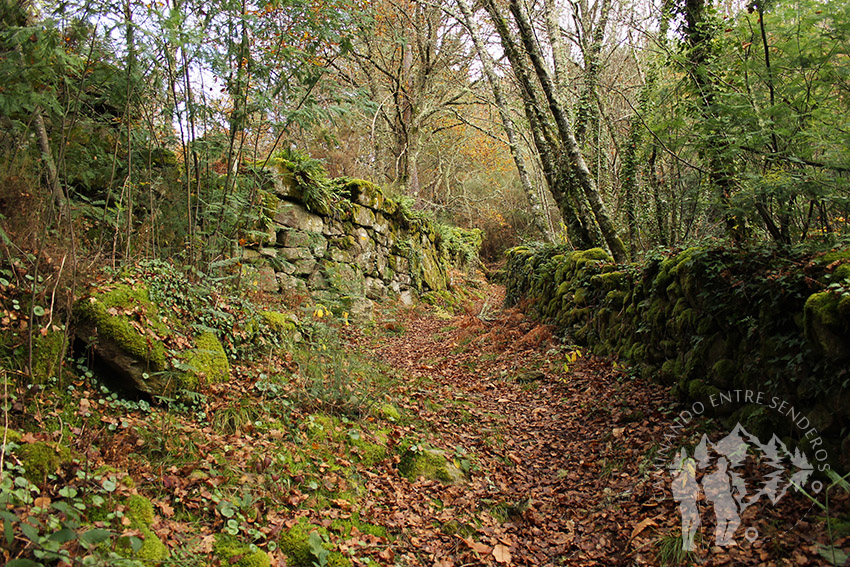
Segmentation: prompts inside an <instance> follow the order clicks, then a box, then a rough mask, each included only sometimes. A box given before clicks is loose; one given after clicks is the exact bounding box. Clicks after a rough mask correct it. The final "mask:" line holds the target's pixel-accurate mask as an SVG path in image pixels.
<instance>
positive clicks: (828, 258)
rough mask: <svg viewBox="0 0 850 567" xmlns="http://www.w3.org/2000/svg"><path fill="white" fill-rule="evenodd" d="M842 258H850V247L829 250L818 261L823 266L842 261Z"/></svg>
mask: <svg viewBox="0 0 850 567" xmlns="http://www.w3.org/2000/svg"><path fill="white" fill-rule="evenodd" d="M842 260H850V248H848V249H846V250H833V251H832V252H827V253H826V254H824V255H823V256H821V257H820V258H818V259H817V263H818V264H819V265H821V266H828V265H829V264H832V263H834V262H841V261H842Z"/></svg>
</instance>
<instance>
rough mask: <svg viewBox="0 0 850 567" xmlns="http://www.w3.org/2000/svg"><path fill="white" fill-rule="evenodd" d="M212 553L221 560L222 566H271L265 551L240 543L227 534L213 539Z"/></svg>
mask: <svg viewBox="0 0 850 567" xmlns="http://www.w3.org/2000/svg"><path fill="white" fill-rule="evenodd" d="M213 553H214V554H215V556H216V557H218V558H219V559H220V560H221V564H222V565H233V566H234V567H270V565H271V559H270V558H269V556H268V554H267V553H266V552H265V551H263V550H261V549H258V548H257V547H256V546H254V547H252V546H250V545H248V544H245V543H242V542H241V541H239V540H238V539H236V538H235V537H233V536H231V535H228V534H219V535H217V536H216V537H215V543H214V544H213Z"/></svg>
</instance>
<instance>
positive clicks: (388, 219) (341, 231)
mask: <svg viewBox="0 0 850 567" xmlns="http://www.w3.org/2000/svg"><path fill="white" fill-rule="evenodd" d="M262 173H263V175H265V176H266V179H267V181H268V182H267V185H266V189H267V191H266V193H265V194H264V195H263V199H264V205H265V206H264V209H265V212H266V220H267V224H266V226H265V227H263V229H262V230H263V236H262V238H260V239H258V241H256V242H255V243H253V244H250V245H249V246H247V247H244V248H243V249H242V251H241V254H242V262H243V264H244V265H246V266H247V267H248V274H249V282H253V283H255V285H256V287H258V288H259V289H260V290H262V291H266V292H276V291H283V292H295V293H305V294H306V293H310V294H311V295H313V297H314V298H316V299H318V300H325V299H328V300H333V299H338V298H339V297H340V296H343V297H366V298H369V299H381V298H384V297H387V296H389V295H391V294H394V295H401V296H408V295H410V294H412V293H413V292H423V291H429V290H443V289H447V288H448V287H450V274H449V271H450V269H451V268H459V269H463V268H468V267H471V266H473V265H474V263H475V260H476V259H477V254H478V249H479V248H480V246H481V232H480V231H479V230H464V229H460V228H456V227H448V226H445V225H441V224H439V223H436V222H434V221H433V220H430V219H428V218H427V217H425V216H424V215H421V214H417V213H416V212H413V211H410V210H409V209H407V208H406V207H404V206H403V203H400V202H398V201H396V200H394V199H392V198H390V197H389V196H387V195H385V194H384V192H383V191H382V190H381V188H380V187H378V186H377V185H375V184H373V183H371V182H369V181H364V180H359V179H338V180H331V181H328V182H327V183H332V184H333V185H332V192H329V195H330V196H331V197H332V198H326V199H325V200H324V201H321V202H319V200H318V199H317V198H316V197H313V196H311V195H310V191H311V188H310V187H305V186H304V184H303V183H301V182H299V180H298V176H294V175H293V174H292V172H291V171H290V170H289V169H288V168H287V167H286V165H285V164H284V163H282V162H280V163H272V164H271V165H270V166H269V167H267V168H266V169H265V170H264V171H263V172H262ZM317 203H319V204H317Z"/></svg>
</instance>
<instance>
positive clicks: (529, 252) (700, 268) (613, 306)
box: [506, 246, 850, 460]
mask: <svg viewBox="0 0 850 567" xmlns="http://www.w3.org/2000/svg"><path fill="white" fill-rule="evenodd" d="M506 272H507V275H506V278H507V280H506V283H507V301H508V303H516V302H517V301H519V300H520V299H522V298H528V299H530V300H532V306H533V307H532V308H533V309H534V310H536V311H537V312H538V314H539V315H540V316H541V317H542V318H544V319H545V320H547V321H549V322H551V323H553V324H554V325H556V326H557V327H558V328H559V329H560V330H561V331H563V332H564V333H565V334H568V335H570V336H571V337H572V338H573V340H574V341H576V342H577V343H579V344H582V345H586V346H588V347H590V349H591V350H592V351H593V352H595V353H597V354H600V355H615V356H617V357H619V358H620V359H623V360H625V361H628V362H629V363H631V364H632V367H633V368H634V369H635V370H636V371H638V372H639V373H640V374H641V375H643V376H644V377H648V378H652V379H655V380H658V381H661V382H663V383H665V384H669V385H670V386H671V387H672V391H673V393H674V394H675V395H676V396H678V397H679V398H681V399H682V400H683V401H685V400H700V401H705V400H706V399H707V398H709V397H710V396H711V395H712V394H717V393H719V392H720V391H724V392H725V391H728V390H734V389H752V390H758V391H763V392H765V393H766V394H771V395H776V396H780V397H781V398H782V399H784V400H787V401H788V403H789V404H790V403H793V404H796V405H797V408H798V409H799V410H801V411H802V412H803V413H804V414H805V415H806V416H807V417H808V419H809V420H810V422H811V424H812V426H814V427H815V428H817V430H818V432H819V433H820V434H821V435H823V436H824V438H828V439H830V440H831V441H830V443H831V445H829V447H828V448H829V451H830V454H831V455H832V456H833V457H834V458H835V459H838V455H840V454H843V455H844V459H845V460H846V459H847V458H848V456H850V431H848V428H850V390H848V388H847V385H846V382H848V378H850V250H843V251H841V250H838V251H832V252H829V253H826V254H824V253H812V252H804V251H791V250H780V249H776V248H769V247H749V248H746V249H735V250H733V249H729V248H719V247H718V248H690V249H687V250H684V251H681V252H678V253H672V254H661V255H658V256H657V257H655V258H652V259H650V260H648V261H647V262H645V263H643V264H629V265H617V264H614V263H613V261H612V260H611V258H610V257H609V256H608V255H607V254H606V253H605V252H604V251H603V250H601V249H593V250H586V251H569V250H567V249H565V248H562V247H551V246H550V247H541V248H528V247H519V248H514V249H512V250H511V251H509V253H508V265H507V269H506ZM725 417H727V418H728V419H730V420H731V421H732V422H734V421H740V422H741V423H742V424H743V425H744V426H745V427H747V429H749V430H750V431H752V432H754V433H756V434H760V435H761V434H764V433H771V432H777V433H779V434H780V437H781V436H782V434H784V435H786V436H789V437H790V438H791V439H792V440H793V438H794V436H795V431H793V429H794V428H793V425H792V424H790V423H789V422H790V421H791V420H787V419H777V417H778V416H775V415H767V414H766V412H764V411H762V410H761V409H759V407H756V406H753V405H751V406H744V407H740V408H738V409H737V410H736V411H735V412H734V414H732V415H729V416H725ZM789 426H790V427H789ZM797 433H799V432H797ZM804 442H805V439H804Z"/></svg>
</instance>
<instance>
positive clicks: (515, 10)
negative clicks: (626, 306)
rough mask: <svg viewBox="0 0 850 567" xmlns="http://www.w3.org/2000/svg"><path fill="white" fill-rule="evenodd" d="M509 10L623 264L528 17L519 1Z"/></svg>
mask: <svg viewBox="0 0 850 567" xmlns="http://www.w3.org/2000/svg"><path fill="white" fill-rule="evenodd" d="M491 1H492V0H491ZM510 11H511V14H512V15H513V16H514V19H515V21H516V23H517V27H518V29H519V35H520V39H521V40H522V43H523V46H524V47H525V50H526V53H527V54H528V56H529V57H530V58H531V63H532V65H533V67H534V70H535V72H536V73H537V78H538V80H539V81H540V85H541V87H542V89H543V94H544V95H545V96H546V100H547V102H548V104H549V111H550V112H551V114H552V116H553V117H554V119H555V125H556V126H557V129H558V134H559V137H560V140H561V142H562V143H563V145H564V150H565V151H566V153H567V156H568V157H569V160H570V165H571V170H572V171H573V172H574V173H575V178H576V180H577V182H578V183H579V186H580V187H581V189H582V191H583V192H584V194H585V195H586V196H587V200H588V201H589V203H590V207H591V209H592V210H593V214H594V216H595V217H596V221H597V223H598V224H599V230H601V231H602V236H603V237H604V238H605V242H606V243H607V244H608V248H609V250H610V251H611V255H612V256H613V257H614V259H615V260H616V261H618V262H625V261H626V260H627V258H628V255H627V253H626V248H625V246H624V245H623V241H622V240H621V239H620V237H619V236H618V235H617V230H616V228H615V227H614V224H613V222H612V221H611V217H610V216H609V215H608V210H607V208H606V207H605V204H604V203H603V202H602V198H601V196H600V195H599V191H598V189H597V187H596V180H595V179H594V177H593V174H592V173H591V172H590V169H589V168H588V167H587V163H586V162H585V160H584V156H583V155H582V153H581V150H580V149H579V146H578V142H577V141H576V138H575V135H574V134H573V131H572V127H571V125H570V121H569V117H568V116H567V113H566V111H565V110H564V108H563V106H562V105H561V104H560V102H559V101H558V99H557V97H556V93H555V85H554V83H553V82H552V79H551V77H549V74H548V73H547V72H546V67H545V64H544V61H543V56H542V55H541V53H540V50H539V49H538V47H537V43H536V41H535V38H534V31H533V29H532V28H531V24H530V23H529V21H528V18H527V17H526V15H525V12H524V11H523V9H522V7H521V6H520V4H519V1H518V0H510Z"/></svg>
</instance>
